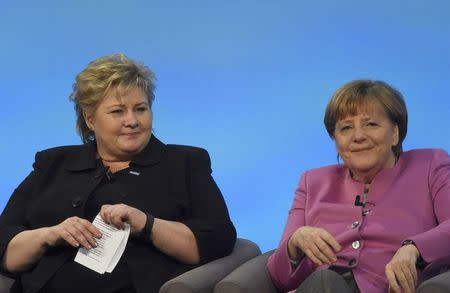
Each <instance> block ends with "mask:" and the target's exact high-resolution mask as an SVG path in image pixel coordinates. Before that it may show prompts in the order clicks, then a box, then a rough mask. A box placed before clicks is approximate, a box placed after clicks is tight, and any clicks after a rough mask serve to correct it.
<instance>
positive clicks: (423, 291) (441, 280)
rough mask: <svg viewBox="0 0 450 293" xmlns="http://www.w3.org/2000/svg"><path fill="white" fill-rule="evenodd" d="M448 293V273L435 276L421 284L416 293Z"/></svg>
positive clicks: (449, 273) (449, 272)
mask: <svg viewBox="0 0 450 293" xmlns="http://www.w3.org/2000/svg"><path fill="white" fill-rule="evenodd" d="M449 292H450V271H448V272H445V273H442V274H439V275H437V276H436V277H433V278H431V279H428V280H427V281H425V282H423V283H422V284H421V285H420V286H419V288H417V293H449Z"/></svg>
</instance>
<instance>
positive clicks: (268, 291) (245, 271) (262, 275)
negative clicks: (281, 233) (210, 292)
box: [214, 250, 277, 293]
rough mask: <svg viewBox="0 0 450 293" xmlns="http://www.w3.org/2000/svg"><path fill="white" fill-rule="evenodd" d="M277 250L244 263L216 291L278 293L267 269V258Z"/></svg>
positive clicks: (221, 282)
mask: <svg viewBox="0 0 450 293" xmlns="http://www.w3.org/2000/svg"><path fill="white" fill-rule="evenodd" d="M274 251H275V250H271V251H268V252H266V253H264V254H262V255H260V256H257V257H255V258H253V259H251V260H249V261H248V262H246V263H244V264H243V265H241V266H240V267H238V268H237V269H235V270H234V271H233V272H231V274H229V275H228V276H226V277H225V278H224V279H223V280H222V281H220V282H219V283H218V284H217V285H216V287H215V289H214V293H250V292H258V293H277V290H276V289H275V286H274V285H273V283H272V280H271V278H270V275H269V272H268V271H267V268H266V264H267V259H268V258H269V256H270V255H271V254H272V253H273V252H274Z"/></svg>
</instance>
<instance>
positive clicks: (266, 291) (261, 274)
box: [214, 250, 450, 293]
mask: <svg viewBox="0 0 450 293" xmlns="http://www.w3.org/2000/svg"><path fill="white" fill-rule="evenodd" d="M274 251H275V250H271V251H268V252H266V253H264V254H262V255H259V256H257V257H255V258H253V259H251V260H249V261H248V262H246V263H244V264H243V265H241V266H240V267H238V268H237V269H235V270H234V271H233V272H231V274H229V275H228V276H226V277H225V278H224V279H223V280H222V281H220V282H219V283H218V284H217V285H216V287H215V290H214V293H251V292H258V293H277V290H276V289H275V286H274V285H273V283H272V280H271V278H270V275H269V272H268V271H267V268H266V264H267V259H268V258H269V256H270V255H271V254H272V253H273V252H274ZM449 263H450V262H449V261H448V260H442V261H438V262H435V263H432V264H429V265H428V266H427V267H426V268H425V270H424V271H423V273H422V281H423V280H425V281H424V282H423V283H422V284H421V285H420V286H419V287H418V288H417V293H450V271H449V269H450V265H449Z"/></svg>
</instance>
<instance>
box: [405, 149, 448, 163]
mask: <svg viewBox="0 0 450 293" xmlns="http://www.w3.org/2000/svg"><path fill="white" fill-rule="evenodd" d="M400 159H401V160H403V161H405V163H407V164H409V163H414V164H417V163H430V162H432V161H441V160H444V161H447V160H449V159H450V157H449V155H448V153H447V152H446V151H445V150H443V149H413V150H409V151H405V152H403V153H402V154H401V156H400Z"/></svg>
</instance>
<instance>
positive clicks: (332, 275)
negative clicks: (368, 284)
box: [295, 270, 360, 293]
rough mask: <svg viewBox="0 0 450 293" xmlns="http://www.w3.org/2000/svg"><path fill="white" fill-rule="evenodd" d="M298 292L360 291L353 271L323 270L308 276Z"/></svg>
mask: <svg viewBox="0 0 450 293" xmlns="http://www.w3.org/2000/svg"><path fill="white" fill-rule="evenodd" d="M295 292H297V293H360V292H359V289H358V286H357V285H356V282H355V278H354V277H353V274H352V272H351V271H347V272H343V273H337V272H335V271H334V270H321V271H316V272H314V273H312V274H311V275H310V276H309V277H308V278H306V279H305V280H304V281H303V282H302V284H301V285H300V287H298V289H297V291H295Z"/></svg>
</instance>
